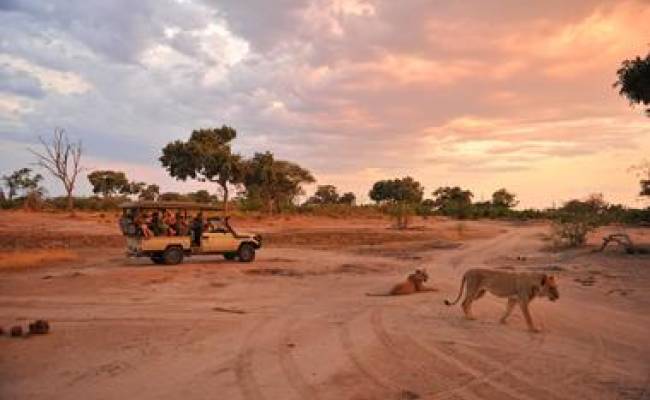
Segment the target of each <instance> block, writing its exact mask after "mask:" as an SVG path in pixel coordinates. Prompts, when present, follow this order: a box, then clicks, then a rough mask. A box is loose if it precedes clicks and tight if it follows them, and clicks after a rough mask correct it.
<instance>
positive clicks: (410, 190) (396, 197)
mask: <svg viewBox="0 0 650 400" xmlns="http://www.w3.org/2000/svg"><path fill="white" fill-rule="evenodd" d="M423 194H424V188H423V187H422V185H421V184H420V182H418V181H416V180H415V179H413V178H411V177H410V176H407V177H404V178H402V179H392V180H390V179H389V180H382V181H378V182H375V184H374V185H373V186H372V189H371V190H370V192H369V193H368V195H369V196H370V198H371V199H372V200H374V201H376V202H377V203H378V204H387V205H388V206H389V207H388V210H389V212H390V213H391V214H392V215H393V216H394V217H395V218H396V220H397V228H398V229H406V228H407V227H408V218H409V216H410V215H412V214H413V213H414V212H415V206H416V205H417V204H419V203H420V202H421V201H422V196H423Z"/></svg>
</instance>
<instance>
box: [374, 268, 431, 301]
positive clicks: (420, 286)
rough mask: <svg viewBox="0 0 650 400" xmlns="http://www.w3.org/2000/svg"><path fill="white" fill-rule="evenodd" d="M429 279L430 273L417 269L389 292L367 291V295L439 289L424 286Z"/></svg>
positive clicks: (411, 292)
mask: <svg viewBox="0 0 650 400" xmlns="http://www.w3.org/2000/svg"><path fill="white" fill-rule="evenodd" d="M427 280H429V274H427V271H425V270H423V269H416V270H415V272H414V273H412V274H410V275H409V276H408V277H407V278H406V282H402V283H398V284H397V285H395V286H393V288H392V289H391V290H390V292H388V293H366V295H367V296H397V295H402V294H413V293H416V292H435V291H437V290H438V289H434V288H430V287H426V286H424V282H426V281H427Z"/></svg>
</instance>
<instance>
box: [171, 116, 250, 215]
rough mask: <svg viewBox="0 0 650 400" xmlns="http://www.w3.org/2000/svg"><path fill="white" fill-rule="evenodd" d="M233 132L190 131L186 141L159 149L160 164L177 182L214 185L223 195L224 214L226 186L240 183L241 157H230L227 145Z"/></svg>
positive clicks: (230, 152) (216, 130)
mask: <svg viewBox="0 0 650 400" xmlns="http://www.w3.org/2000/svg"><path fill="white" fill-rule="evenodd" d="M236 136H237V132H236V131H235V130H234V129H233V128H231V127H229V126H225V125H224V126H222V127H221V128H213V129H199V130H195V131H192V135H191V136H190V139H189V140H188V141H187V142H183V141H180V140H176V141H174V142H171V143H168V144H167V146H165V147H164V148H163V150H162V153H163V155H162V156H161V157H160V159H159V160H160V162H161V163H162V165H163V167H165V168H166V169H167V172H169V174H170V175H171V176H173V177H174V178H176V179H178V180H182V181H185V180H187V178H192V179H197V180H198V181H201V182H205V181H208V182H214V183H217V184H218V185H219V186H220V188H221V190H222V192H223V203H224V209H225V211H226V212H228V197H229V188H228V185H237V184H240V183H241V182H242V178H243V168H242V161H241V156H239V155H238V154H234V153H233V152H232V149H231V147H230V142H231V141H232V140H233V139H235V137H236Z"/></svg>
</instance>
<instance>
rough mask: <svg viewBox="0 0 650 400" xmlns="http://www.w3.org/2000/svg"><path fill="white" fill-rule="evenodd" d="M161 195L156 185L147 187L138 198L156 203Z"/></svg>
mask: <svg viewBox="0 0 650 400" xmlns="http://www.w3.org/2000/svg"><path fill="white" fill-rule="evenodd" d="M159 194H160V187H159V186H158V185H155V184H151V185H147V186H146V187H145V188H144V189H142V190H141V191H140V195H139V196H138V198H139V199H140V200H149V201H156V200H158V196H159Z"/></svg>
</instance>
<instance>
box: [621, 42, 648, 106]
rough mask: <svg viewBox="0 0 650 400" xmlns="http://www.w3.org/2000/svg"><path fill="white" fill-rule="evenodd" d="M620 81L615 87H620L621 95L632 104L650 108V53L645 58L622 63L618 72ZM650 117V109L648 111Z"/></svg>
mask: <svg viewBox="0 0 650 400" xmlns="http://www.w3.org/2000/svg"><path fill="white" fill-rule="evenodd" d="M616 74H617V75H618V80H617V81H616V82H615V83H614V87H619V88H620V89H619V92H618V93H619V94H620V95H621V96H625V97H627V99H628V100H629V101H630V104H643V105H644V106H650V53H648V55H647V56H645V58H641V57H639V56H637V57H636V58H634V59H632V60H625V61H623V62H622V65H621V68H619V69H618V71H616ZM646 114H648V116H650V107H648V108H647V109H646Z"/></svg>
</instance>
